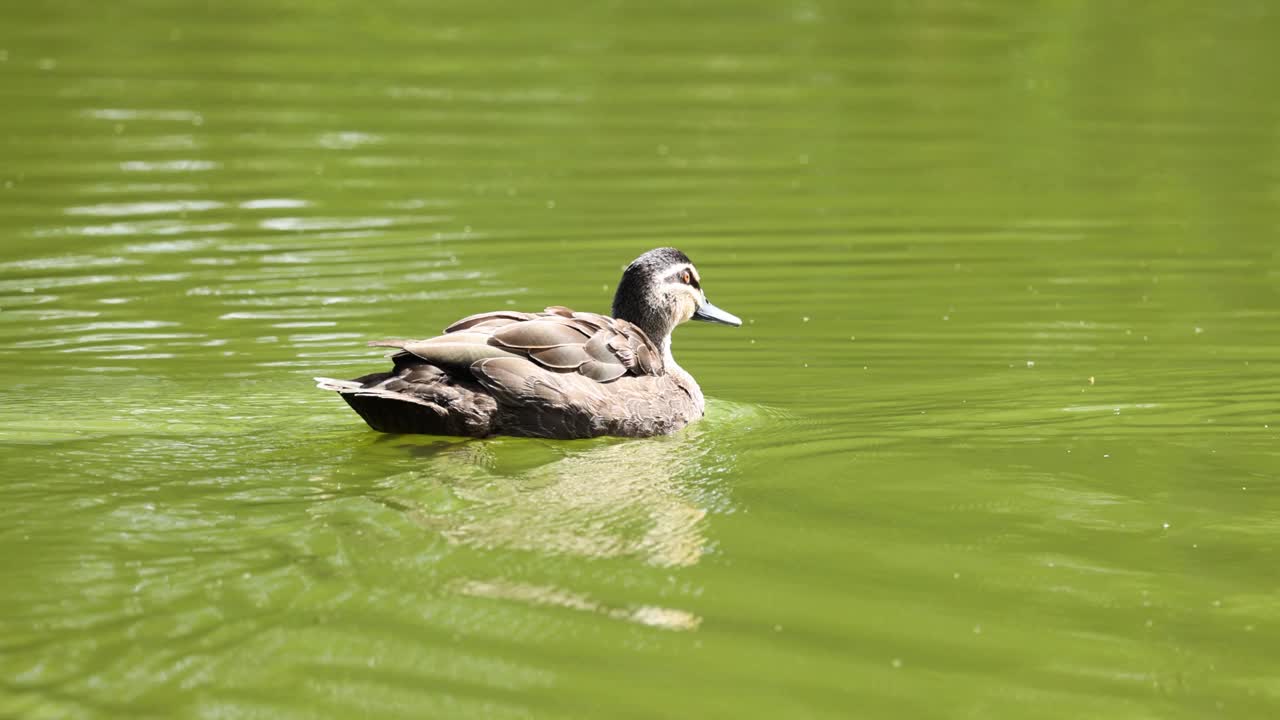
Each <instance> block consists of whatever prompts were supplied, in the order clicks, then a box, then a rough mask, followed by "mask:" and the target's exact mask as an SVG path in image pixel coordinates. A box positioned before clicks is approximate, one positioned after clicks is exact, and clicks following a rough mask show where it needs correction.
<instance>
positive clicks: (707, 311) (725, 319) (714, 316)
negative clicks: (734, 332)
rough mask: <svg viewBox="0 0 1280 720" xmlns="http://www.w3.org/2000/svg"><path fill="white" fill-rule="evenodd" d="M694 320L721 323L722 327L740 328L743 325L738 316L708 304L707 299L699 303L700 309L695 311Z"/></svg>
mask: <svg viewBox="0 0 1280 720" xmlns="http://www.w3.org/2000/svg"><path fill="white" fill-rule="evenodd" d="M693 319H694V320H701V321H703V322H712V323H720V324H721V325H732V326H734V327H738V326H739V325H741V324H742V320H740V319H739V318H738V316H737V315H734V314H732V313H727V312H725V311H723V310H721V309H720V308H718V307H716V306H715V305H712V304H711V303H709V302H707V299H706V298H703V299H702V302H700V303H698V309H697V310H694V311H693Z"/></svg>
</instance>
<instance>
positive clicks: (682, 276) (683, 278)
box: [680, 270, 690, 285]
mask: <svg viewBox="0 0 1280 720" xmlns="http://www.w3.org/2000/svg"><path fill="white" fill-rule="evenodd" d="M689 280H690V276H689V271H688V270H685V271H684V272H682V273H680V282H682V283H684V284H685V285H688V284H689Z"/></svg>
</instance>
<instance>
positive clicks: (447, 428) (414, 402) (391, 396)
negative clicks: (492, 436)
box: [315, 373, 489, 437]
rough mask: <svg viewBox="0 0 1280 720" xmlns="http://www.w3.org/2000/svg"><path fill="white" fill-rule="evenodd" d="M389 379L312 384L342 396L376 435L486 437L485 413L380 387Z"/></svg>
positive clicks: (385, 375) (371, 377)
mask: <svg viewBox="0 0 1280 720" xmlns="http://www.w3.org/2000/svg"><path fill="white" fill-rule="evenodd" d="M392 377H393V376H392V373H376V374H374V375H366V376H365V377H362V378H357V379H355V380H335V379H333V378H322V377H318V378H315V381H316V387H318V388H320V389H322V390H333V391H335V392H337V393H338V394H339V395H341V396H342V399H343V400H345V401H346V402H347V404H348V405H350V406H351V409H352V410H355V411H356V413H358V414H359V415H360V417H361V418H363V419H364V421H365V422H366V423H368V425H369V427H371V428H373V429H374V430H377V431H378V432H384V433H417V434H424V435H463V436H471V437H483V436H484V435H487V434H489V428H488V413H480V412H479V408H475V409H474V410H472V411H471V412H468V411H467V409H462V408H457V407H454V408H446V407H445V406H443V405H441V404H439V403H436V402H432V400H431V399H430V398H426V397H420V396H418V395H411V394H408V393H406V392H399V391H397V390H392V389H387V388H385V387H379V386H380V385H381V384H383V383H384V382H385V381H387V380H389V379H392Z"/></svg>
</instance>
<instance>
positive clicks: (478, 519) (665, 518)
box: [381, 413, 749, 630]
mask: <svg viewBox="0 0 1280 720" xmlns="http://www.w3.org/2000/svg"><path fill="white" fill-rule="evenodd" d="M731 414H732V413H731ZM731 424H732V425H737V427H739V428H742V429H749V428H744V427H743V425H742V424H741V423H731ZM721 425H722V423H700V424H699V425H695V426H692V427H689V428H686V429H685V430H684V431H682V432H680V433H677V434H675V435H670V436H662V437H656V438H649V439H644V440H623V441H619V440H596V441H587V442H585V443H572V444H565V443H555V442H537V441H529V440H519V439H509V440H488V441H464V442H451V441H450V442H441V443H436V444H432V445H429V446H423V445H416V446H412V447H413V448H414V452H415V453H416V454H420V455H423V456H424V459H423V461H422V462H424V465H425V466H424V467H420V468H418V469H417V470H415V472H414V474H413V478H412V480H410V479H409V478H401V479H398V480H397V481H396V483H395V486H396V490H395V491H394V492H393V493H390V494H388V495H386V496H383V497H382V498H381V502H382V503H383V504H385V505H387V506H388V507H393V508H396V509H397V510H399V511H401V512H403V513H404V514H405V515H406V517H408V518H409V519H410V520H411V521H412V522H414V523H415V524H417V525H418V526H420V527H422V528H424V529H426V530H429V531H430V532H432V533H433V534H438V535H439V536H440V537H443V538H444V539H446V540H447V541H448V542H449V543H451V544H454V545H458V546H464V547H468V548H472V549H480V550H515V551H522V552H529V553H536V554H538V555H559V556H569V557H583V558H624V559H625V558H634V559H636V560H638V561H641V562H643V563H644V564H647V565H650V566H656V567H664V568H680V567H690V566H693V565H696V564H697V563H698V562H699V561H700V560H701V558H702V557H703V555H704V554H705V553H706V552H707V548H708V546H709V542H710V541H709V539H708V535H707V525H708V515H709V513H710V512H713V511H716V510H725V509H727V501H726V494H725V491H724V488H723V486H724V479H725V478H726V477H727V476H728V474H729V473H730V472H731V470H732V468H733V466H734V459H733V457H732V454H731V451H730V450H729V449H728V448H730V447H731V443H730V442H728V441H727V439H726V433H725V430H726V428H725V427H723V426H721ZM717 426H720V427H717ZM389 441H391V442H397V441H396V440H390V439H389ZM398 442H404V439H403V438H402V439H401V440H399V441H398ZM449 588H450V590H452V591H453V592H456V593H458V594H462V595H466V596H470V597H478V598H488V599H495V600H506V601H510V602H519V603H523V604H531V605H547V606H557V607H563V608H567V609H572V610H577V611H581V612H590V613H594V614H600V615H604V616H606V617H609V618H613V619H618V620H624V621H627V622H633V623H637V624H640V625H645V626H649V627H658V628H664V629H668V630H693V629H695V628H697V627H698V625H699V623H700V618H699V617H698V616H697V615H695V614H693V613H691V612H688V611H686V610H681V609H677V608H667V607H658V606H654V605H648V604H635V605H627V606H621V607H619V606H610V605H607V604H605V603H602V602H599V601H597V600H594V599H592V598H591V597H590V596H589V595H588V594H586V593H582V592H578V591H575V590H572V589H568V588H564V587H557V586H554V585H547V584H541V583H533V582H526V581H522V580H519V579H516V578H511V577H502V578H491V577H488V578H473V577H464V578H457V579H455V580H454V581H453V582H451V583H450V584H449Z"/></svg>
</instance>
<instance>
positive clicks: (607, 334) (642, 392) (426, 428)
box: [317, 248, 741, 438]
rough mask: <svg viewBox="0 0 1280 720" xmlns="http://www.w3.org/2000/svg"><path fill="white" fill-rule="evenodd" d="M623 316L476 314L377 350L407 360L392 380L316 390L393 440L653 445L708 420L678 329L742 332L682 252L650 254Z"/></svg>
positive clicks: (633, 279)
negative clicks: (611, 438) (623, 439)
mask: <svg viewBox="0 0 1280 720" xmlns="http://www.w3.org/2000/svg"><path fill="white" fill-rule="evenodd" d="M672 273H674V274H672ZM614 315H615V316H618V317H608V316H605V315H596V314H594V313H582V312H573V311H572V310H569V309H568V308H564V307H550V308H547V309H546V310H545V311H544V312H541V313H521V312H506V311H499V312H490V313H482V314H480V315H472V316H470V317H467V318H464V319H462V320H459V321H458V322H456V323H454V324H453V325H451V326H449V327H448V328H446V329H445V332H444V334H443V335H440V336H438V337H433V338H430V339H428V340H381V341H378V342H375V343H371V344H372V345H380V346H387V347H394V348H397V349H398V352H395V353H393V354H392V355H391V358H392V360H393V362H394V363H395V366H394V368H392V370H391V371H389V372H384V373H375V374H372V375H366V376H364V377H361V378H357V379H355V380H330V379H327V378H317V380H318V381H319V387H321V388H324V389H327V390H335V391H337V392H339V393H340V394H341V395H342V397H343V399H344V400H346V401H347V403H348V404H350V405H351V407H352V408H353V409H354V410H355V411H356V412H357V413H359V414H360V416H361V417H362V418H364V420H365V422H367V423H368V424H369V426H370V427H371V428H373V429H374V430H378V431H381V432H390V433H427V434H432V435H465V436H472V437H485V436H488V435H525V436H534V437H547V438H582V437H595V436H598V435H620V436H628V437H645V436H650V435H662V434H666V433H671V432H675V431H676V430H679V429H680V428H682V427H684V426H685V425H687V424H689V423H690V422H693V421H694V420H697V419H698V418H700V417H702V414H703V410H704V400H703V396H702V390H701V389H700V388H699V387H698V383H697V382H695V381H694V379H693V377H692V376H691V375H689V373H687V372H685V371H684V369H682V368H681V367H680V366H679V365H677V364H676V362H675V360H674V359H673V358H672V356H671V330H672V329H673V328H674V327H675V326H676V325H678V324H679V323H681V322H684V321H685V320H688V319H690V318H691V317H696V318H698V319H706V320H711V321H714V322H721V323H725V324H731V325H736V324H740V323H741V321H739V320H738V319H737V318H736V317H734V316H732V315H729V314H728V313H725V312H723V311H721V310H719V309H717V308H715V307H714V306H713V305H711V304H710V303H708V302H707V301H706V296H705V295H704V294H703V293H702V290H701V288H700V287H699V283H698V279H697V271H696V270H695V269H694V268H693V265H692V263H690V262H689V259H688V258H687V257H685V256H684V254H683V253H681V252H680V251H678V250H674V249H672V248H661V249H659V250H652V251H650V252H648V253H645V254H644V255H642V256H641V257H640V258H638V259H637V260H636V261H635V262H633V263H632V264H631V265H630V266H628V268H627V270H626V272H625V273H624V274H623V278H622V282H621V283H619V286H618V293H617V295H616V296H615V298H614ZM655 336H656V337H657V340H656V341H655V340H654V339H653V338H654V337H655Z"/></svg>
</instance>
